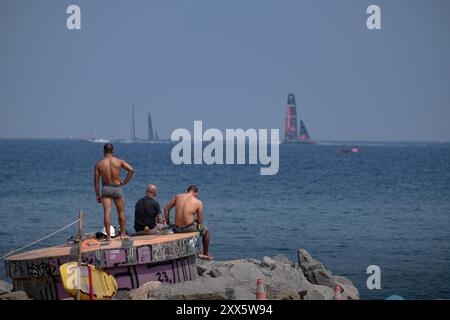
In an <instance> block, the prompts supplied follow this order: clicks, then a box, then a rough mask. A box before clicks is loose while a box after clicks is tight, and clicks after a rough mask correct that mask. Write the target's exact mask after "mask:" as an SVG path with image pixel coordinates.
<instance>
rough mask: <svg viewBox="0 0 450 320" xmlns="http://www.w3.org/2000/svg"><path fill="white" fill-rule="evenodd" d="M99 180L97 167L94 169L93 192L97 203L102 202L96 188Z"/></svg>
mask: <svg viewBox="0 0 450 320" xmlns="http://www.w3.org/2000/svg"><path fill="white" fill-rule="evenodd" d="M99 180H100V172H99V171H98V167H97V165H95V167H94V191H95V198H96V200H97V202H98V203H100V202H102V199H101V197H100V190H99V187H98V182H99Z"/></svg>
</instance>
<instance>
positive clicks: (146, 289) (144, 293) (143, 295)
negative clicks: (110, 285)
mask: <svg viewBox="0 0 450 320" xmlns="http://www.w3.org/2000/svg"><path fill="white" fill-rule="evenodd" d="M159 287H161V282H159V281H149V282H146V283H144V284H143V285H142V286H140V287H139V288H137V289H133V290H130V291H128V292H127V293H125V294H124V296H123V299H124V300H148V299H149V298H150V295H151V292H152V291H153V290H155V289H158V288H159Z"/></svg>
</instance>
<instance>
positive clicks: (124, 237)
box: [120, 233, 130, 240]
mask: <svg viewBox="0 0 450 320" xmlns="http://www.w3.org/2000/svg"><path fill="white" fill-rule="evenodd" d="M120 239H122V240H126V239H130V237H129V236H128V235H126V234H123V233H121V234H120Z"/></svg>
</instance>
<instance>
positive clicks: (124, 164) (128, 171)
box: [121, 160, 134, 185]
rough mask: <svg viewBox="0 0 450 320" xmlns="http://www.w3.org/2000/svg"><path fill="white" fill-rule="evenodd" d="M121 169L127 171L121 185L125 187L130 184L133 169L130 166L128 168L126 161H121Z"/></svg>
mask: <svg viewBox="0 0 450 320" xmlns="http://www.w3.org/2000/svg"><path fill="white" fill-rule="evenodd" d="M121 167H122V168H123V169H125V170H127V176H126V177H125V180H123V181H122V184H123V185H125V184H127V183H128V182H130V180H131V177H132V176H133V174H134V169H133V167H132V166H130V165H129V164H128V163H127V162H126V161H124V160H122V164H121Z"/></svg>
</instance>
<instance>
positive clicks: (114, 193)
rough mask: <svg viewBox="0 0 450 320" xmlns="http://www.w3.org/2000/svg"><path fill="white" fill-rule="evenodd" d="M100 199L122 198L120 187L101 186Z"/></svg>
mask: <svg viewBox="0 0 450 320" xmlns="http://www.w3.org/2000/svg"><path fill="white" fill-rule="evenodd" d="M102 198H113V199H120V198H123V190H122V186H112V185H108V186H103V188H102Z"/></svg>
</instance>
